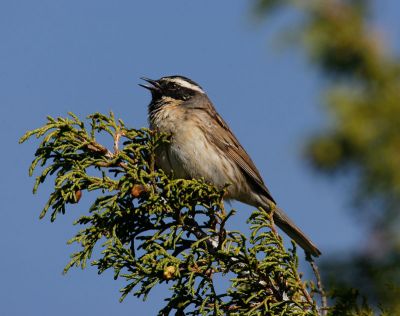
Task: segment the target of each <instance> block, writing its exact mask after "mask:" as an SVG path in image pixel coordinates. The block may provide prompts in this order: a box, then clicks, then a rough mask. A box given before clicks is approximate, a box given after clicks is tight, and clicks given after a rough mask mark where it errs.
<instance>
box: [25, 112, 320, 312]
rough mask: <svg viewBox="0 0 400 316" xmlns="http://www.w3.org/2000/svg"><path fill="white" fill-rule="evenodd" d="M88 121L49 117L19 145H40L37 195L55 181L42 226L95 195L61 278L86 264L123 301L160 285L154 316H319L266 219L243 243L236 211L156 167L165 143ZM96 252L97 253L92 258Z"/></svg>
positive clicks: (256, 216)
mask: <svg viewBox="0 0 400 316" xmlns="http://www.w3.org/2000/svg"><path fill="white" fill-rule="evenodd" d="M88 122H89V128H86V125H85V123H84V122H82V121H81V120H79V119H78V118H77V117H76V116H75V115H74V114H72V113H70V114H69V117H68V118H60V117H59V118H56V119H55V118H52V117H48V118H47V123H46V124H45V125H44V126H42V127H40V128H38V129H35V130H33V131H30V132H27V133H26V134H25V135H24V136H23V137H22V138H21V140H20V142H24V141H26V140H27V139H28V138H30V137H33V136H36V137H37V138H40V139H42V142H41V143H40V145H39V147H38V149H37V150H36V153H35V159H34V160H33V162H32V165H31V167H30V169H29V173H30V175H32V174H33V172H34V170H35V169H37V168H38V167H39V166H40V168H41V173H40V175H39V176H38V177H37V178H36V182H35V185H34V193H36V191H37V188H38V187H39V185H40V184H42V183H43V182H44V181H45V180H46V179H47V178H48V176H51V175H53V176H54V180H55V182H54V191H53V192H52V193H51V195H50V198H49V200H48V202H47V203H46V205H45V207H44V209H43V210H42V212H41V214H40V218H43V217H44V216H45V215H46V213H47V212H48V211H49V210H51V215H50V219H51V221H54V220H55V219H56V217H57V215H58V214H59V213H62V214H64V213H65V211H66V206H67V205H68V204H73V203H77V202H79V199H80V198H81V196H82V192H84V191H96V192H98V195H97V198H96V199H95V201H94V202H93V204H92V205H91V207H90V209H89V212H88V213H86V214H85V215H82V216H81V217H79V218H78V219H77V220H76V221H75V225H81V226H82V227H83V229H81V230H80V231H79V232H78V233H77V234H76V235H75V236H74V237H73V238H72V239H71V240H70V241H69V243H77V244H79V245H80V250H79V251H78V252H76V253H73V254H72V255H71V260H70V262H69V263H68V264H67V266H66V267H65V269H64V271H65V272H67V271H68V270H69V269H70V268H71V267H81V268H85V267H86V265H87V264H88V263H90V264H91V265H93V266H96V267H97V269H98V272H99V274H101V273H103V272H104V271H106V270H109V269H111V270H113V271H114V278H115V279H117V278H119V277H120V278H123V279H125V281H126V285H125V286H124V287H123V288H122V289H121V293H122V296H121V300H123V299H124V298H125V297H126V296H127V295H128V294H129V293H132V294H133V295H135V296H137V297H142V298H143V299H145V298H146V296H147V295H148V294H149V292H150V291H151V290H152V289H153V288H154V287H155V286H156V285H158V284H161V283H165V282H166V283H168V284H170V285H171V287H170V291H171V292H170V293H171V294H170V296H169V297H168V298H167V299H166V305H165V307H164V308H163V309H162V310H160V311H159V315H169V314H171V313H172V312H174V311H175V313H176V315H227V314H228V315H318V313H319V311H318V307H317V303H316V301H315V299H314V296H315V294H316V292H317V291H315V289H314V287H312V285H310V284H306V283H305V282H304V281H303V280H302V279H301V277H300V275H299V273H298V259H297V256H296V249H295V246H294V244H293V248H292V249H291V250H290V251H288V250H286V249H285V247H284V246H283V242H282V239H281V237H280V236H279V235H278V233H277V231H276V229H275V226H274V223H273V218H272V213H269V212H266V211H264V210H262V209H260V210H256V211H255V212H254V213H253V214H252V215H251V216H250V218H249V220H248V222H249V225H250V228H251V236H250V237H249V238H247V237H246V236H245V235H244V234H243V233H241V232H239V231H229V230H227V229H226V224H227V222H228V221H229V219H230V218H231V217H232V216H234V211H230V212H228V213H225V210H224V205H223V196H224V193H225V190H217V189H216V188H215V187H213V186H211V185H209V184H207V183H205V182H204V181H203V180H202V179H197V180H195V179H193V180H183V179H172V178H170V177H168V176H166V175H165V174H164V173H163V172H162V170H158V169H156V168H155V163H154V161H155V159H154V157H155V152H156V150H157V148H158V147H159V146H160V145H162V144H165V143H166V142H168V141H169V140H168V135H160V134H156V133H153V132H152V131H150V130H148V129H145V128H143V129H130V128H127V127H126V126H125V124H124V123H123V122H122V121H121V120H118V121H117V120H115V118H114V116H113V114H112V113H110V115H108V116H107V115H103V114H99V113H95V114H93V115H90V116H89V117H88ZM86 124H87V123H86ZM102 134H108V135H109V136H111V138H112V141H113V148H112V150H109V149H107V148H106V146H104V145H101V144H100V143H99V142H98V141H97V138H100V137H102ZM120 143H122V147H121V148H120ZM96 247H99V248H100V249H102V251H101V253H100V254H99V255H98V258H96V259H93V258H92V255H93V253H94V250H95V249H96ZM96 253H97V252H96ZM224 279H226V281H223V280H224ZM221 282H222V283H223V282H225V283H226V284H227V286H226V287H227V289H225V290H221V289H220V285H221ZM310 288H311V291H310Z"/></svg>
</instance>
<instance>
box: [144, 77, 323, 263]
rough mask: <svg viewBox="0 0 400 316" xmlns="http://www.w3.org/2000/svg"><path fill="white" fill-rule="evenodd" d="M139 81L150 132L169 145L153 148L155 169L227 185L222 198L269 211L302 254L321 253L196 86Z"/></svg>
mask: <svg viewBox="0 0 400 316" xmlns="http://www.w3.org/2000/svg"><path fill="white" fill-rule="evenodd" d="M140 79H142V80H144V81H145V82H146V83H141V84H139V85H140V86H141V87H143V88H146V89H148V90H150V92H151V101H150V104H149V106H148V120H149V125H150V129H151V130H154V131H157V132H160V133H166V134H169V135H170V141H169V142H168V143H165V144H162V145H161V146H160V147H159V148H158V149H157V150H156V155H155V156H156V157H155V160H156V165H157V167H159V168H161V169H162V170H163V171H164V172H165V173H166V174H169V175H172V176H173V177H175V178H178V179H180V178H182V179H200V178H203V179H204V180H205V181H206V182H208V183H210V184H212V185H214V186H215V187H217V188H224V187H226V185H227V184H229V185H228V186H227V187H226V191H227V192H226V195H225V196H224V198H225V199H226V200H237V201H240V202H243V203H245V204H248V205H251V206H254V207H257V208H258V207H261V208H263V209H264V210H267V211H270V210H273V219H274V222H275V224H276V225H277V226H278V227H279V228H281V229H282V230H283V231H284V232H285V233H286V234H287V235H288V236H289V237H290V238H291V239H293V240H294V241H295V242H296V243H297V244H298V245H299V246H300V247H302V248H303V249H304V251H305V253H306V255H311V256H314V257H318V256H319V255H320V254H321V252H320V250H319V249H318V248H317V247H316V246H315V245H314V243H313V242H312V241H311V240H310V239H309V238H308V237H307V236H306V235H305V234H304V233H303V232H302V231H301V229H300V228H299V227H297V226H296V225H295V224H294V222H293V221H292V220H291V219H290V218H289V217H288V216H287V215H286V213H285V212H284V211H283V210H282V209H281V208H280V207H278V206H277V205H276V202H275V200H274V198H273V197H272V195H271V193H270V191H269V190H268V188H267V186H266V185H265V183H264V181H263V179H262V177H261V175H260V172H259V171H258V170H257V168H256V166H255V164H254V162H253V161H252V160H251V158H250V156H249V155H248V154H247V152H246V151H245V149H244V148H243V146H242V145H241V144H240V143H239V141H238V139H237V138H236V136H235V135H234V134H233V132H232V131H231V129H230V128H229V126H228V124H227V123H226V122H225V121H224V120H223V119H222V117H221V116H220V115H219V114H218V112H217V111H216V109H215V107H214V105H213V103H212V102H211V100H210V99H209V97H208V96H207V94H206V92H205V91H204V89H203V88H202V87H201V86H200V85H199V84H197V83H196V82H194V81H193V80H191V79H189V78H187V77H185V76H181V75H173V76H165V77H162V78H160V79H157V80H153V79H149V78H146V77H142V78H140Z"/></svg>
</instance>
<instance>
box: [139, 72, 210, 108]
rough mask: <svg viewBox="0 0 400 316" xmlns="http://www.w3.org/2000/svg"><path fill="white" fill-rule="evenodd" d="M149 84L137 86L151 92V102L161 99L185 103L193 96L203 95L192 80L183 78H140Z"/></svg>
mask: <svg viewBox="0 0 400 316" xmlns="http://www.w3.org/2000/svg"><path fill="white" fill-rule="evenodd" d="M141 79H142V80H144V81H147V82H148V83H149V84H139V85H140V86H141V87H143V88H146V89H148V90H150V91H151V95H152V102H159V101H162V100H163V99H169V100H178V101H187V100H189V99H191V98H193V97H195V96H199V95H205V92H204V90H203V89H202V88H201V87H200V86H199V85H198V84H197V83H196V82H194V81H193V80H191V79H189V78H186V77H183V76H168V77H162V78H160V79H158V80H153V79H149V78H141Z"/></svg>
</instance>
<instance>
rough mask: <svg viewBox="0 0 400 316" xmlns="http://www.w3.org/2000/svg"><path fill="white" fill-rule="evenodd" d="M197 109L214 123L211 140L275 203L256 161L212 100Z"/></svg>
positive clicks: (211, 126)
mask: <svg viewBox="0 0 400 316" xmlns="http://www.w3.org/2000/svg"><path fill="white" fill-rule="evenodd" d="M197 109H199V110H202V111H204V112H206V113H207V114H208V115H209V116H210V122H212V124H210V125H209V128H210V129H211V130H209V131H208V133H206V135H207V137H210V141H211V142H212V143H214V144H215V145H216V146H218V147H219V148H220V149H221V150H222V151H223V152H224V153H226V154H227V155H228V156H229V158H230V159H232V160H233V161H234V162H235V163H236V164H237V166H238V167H239V168H240V170H241V171H242V172H243V173H244V174H245V176H246V177H247V179H248V180H250V181H251V183H252V185H253V187H255V188H256V189H258V190H260V191H261V192H262V193H264V194H265V195H266V196H267V198H268V199H270V200H271V201H272V202H274V203H275V201H274V199H273V197H272V196H271V193H270V192H269V190H268V188H267V187H266V186H265V184H264V181H263V180H262V177H261V175H260V173H259V171H258V170H257V168H256V166H255V164H254V162H253V161H252V160H251V158H250V156H249V155H248V154H247V152H246V151H245V149H244V148H243V147H242V145H241V144H240V143H239V141H238V139H237V138H236V137H235V135H233V133H232V132H231V130H230V129H229V127H228V124H226V123H225V121H224V120H223V119H222V117H221V116H220V115H219V114H218V113H217V111H215V109H214V107H213V106H212V104H211V101H209V102H208V106H202V107H200V108H197ZM215 123H217V124H215Z"/></svg>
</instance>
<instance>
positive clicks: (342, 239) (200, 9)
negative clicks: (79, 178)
mask: <svg viewBox="0 0 400 316" xmlns="http://www.w3.org/2000/svg"><path fill="white" fill-rule="evenodd" d="M251 3H252V2H249V1H228V0H225V1H211V0H207V1H205V0H202V1H183V0H179V1H175V0H174V1H162V0H158V1H127V0H120V1H105V0H96V1H94V0H93V1H92V0H90V1H89V0H85V1H77V0H68V1H58V0H42V1H28V0H13V1H11V0H10V1H7V0H3V1H1V2H0V40H1V48H0V132H1V140H2V149H3V152H2V155H1V156H0V161H1V165H2V166H3V170H2V177H1V182H0V192H1V199H0V203H1V204H0V210H1V220H0V231H1V233H2V238H0V249H1V260H0V278H1V282H0V315H9V316H11V315H43V316H45V315H54V314H55V315H60V316H63V315H71V314H75V315H95V314H96V315H98V316H101V315H154V314H155V313H156V311H157V310H158V309H159V308H160V307H161V306H162V305H163V301H162V299H163V298H164V297H165V296H166V294H167V293H166V292H165V287H160V288H159V289H157V290H156V291H154V292H153V293H152V294H151V295H150V296H149V299H148V301H147V302H145V303H143V302H142V301H140V300H138V299H136V298H134V297H131V296H129V297H127V299H126V300H125V302H124V303H122V304H120V303H119V302H118V298H119V293H118V289H119V288H120V287H121V286H122V284H123V283H122V281H114V280H113V278H112V274H111V273H106V274H105V275H103V276H101V277H99V276H97V274H96V271H95V270H94V269H91V268H89V269H88V270H87V271H83V272H82V271H80V270H73V271H71V272H70V273H69V274H68V275H66V276H63V275H61V271H62V269H63V267H64V265H65V264H66V262H67V261H68V259H69V257H68V256H69V254H70V253H71V252H72V251H73V250H74V247H72V246H67V245H66V241H67V240H68V239H69V238H71V237H72V236H73V234H74V232H76V231H77V227H73V226H72V225H71V223H72V222H73V220H74V218H76V217H77V216H78V214H82V213H83V212H85V211H86V209H87V207H88V206H89V205H90V200H89V199H88V197H86V198H85V196H84V197H83V199H82V200H81V202H80V203H79V204H78V205H77V206H73V207H71V208H70V209H69V211H68V214H67V215H66V216H64V217H59V219H58V220H57V222H56V223H54V224H51V223H50V222H49V220H48V219H47V218H46V219H45V220H43V221H39V220H38V215H39V212H40V210H41V208H42V206H43V205H44V203H45V202H46V199H47V197H48V194H49V192H50V189H51V183H48V184H46V185H44V186H43V187H42V188H41V189H40V190H39V193H38V194H37V195H36V196H33V195H32V194H31V192H32V185H33V181H34V179H33V178H28V166H29V164H30V162H31V160H32V158H33V153H34V150H35V147H36V146H37V144H38V143H37V142H35V141H30V142H29V143H27V144H24V145H18V144H17V141H18V139H19V137H20V136H21V135H22V134H23V133H24V132H25V131H26V130H28V129H33V128H36V127H38V126H40V125H42V124H43V123H44V122H45V117H46V115H52V116H65V115H66V113H67V112H68V111H72V112H75V113H76V114H78V115H79V116H80V117H84V116H86V115H88V114H90V113H93V112H96V111H98V112H108V111H110V110H112V111H114V112H115V114H116V116H118V117H121V118H122V119H123V120H124V121H125V122H126V123H127V124H129V125H131V126H133V127H141V126H145V125H146V124H147V104H148V103H149V100H150V97H149V94H148V92H147V91H145V90H144V89H142V88H140V87H139V86H138V85H137V83H139V79H138V78H139V77H141V76H147V77H150V78H158V77H161V76H164V75H172V74H182V75H185V76H188V77H190V78H192V79H194V80H195V81H197V82H198V83H200V84H201V85H202V86H203V87H204V88H205V89H206V90H207V91H208V94H209V96H210V97H211V99H212V100H213V101H214V103H215V105H216V107H217V110H218V111H219V112H220V114H221V115H222V116H223V117H224V118H225V120H226V121H227V122H228V123H229V124H230V125H231V127H232V130H233V131H234V132H235V133H236V135H237V137H238V138H239V140H240V141H241V142H242V144H243V145H244V147H245V148H246V149H247V151H248V152H249V154H250V155H251V156H252V157H253V159H254V161H255V162H256V165H257V166H258V168H259V170H260V172H261V174H262V175H263V177H264V179H265V182H266V183H267V184H268V186H269V188H270V190H271V191H272V193H273V195H274V197H275V198H276V200H277V201H278V202H279V203H280V205H281V206H282V207H283V208H284V209H286V210H287V212H288V213H289V214H290V216H291V217H292V219H293V220H294V221H295V222H296V223H297V224H298V225H299V226H300V227H302V228H303V229H304V231H305V232H307V234H308V235H309V236H310V237H311V238H312V239H313V240H314V241H315V243H316V244H318V245H319V247H320V249H321V250H322V252H323V253H324V254H326V255H333V254H335V253H337V252H338V251H342V250H349V249H354V248H356V247H359V245H360V244H362V242H363V233H364V232H363V229H362V227H360V225H359V224H357V222H356V221H355V220H354V218H353V217H352V216H351V214H350V211H349V209H350V203H349V198H350V196H351V191H349V188H350V187H351V186H349V183H348V182H346V181H344V180H337V179H336V180H329V179H327V178H323V177H321V176H319V175H317V174H315V173H314V172H313V171H312V170H311V169H310V168H309V167H308V166H307V164H306V163H305V162H304V160H303V158H302V148H303V147H302V146H303V145H304V142H305V140H306V139H307V136H308V135H310V134H312V132H313V131H316V130H318V128H320V127H322V126H323V125H324V124H326V123H327V121H326V116H325V112H324V110H323V108H322V107H321V106H320V105H319V103H320V100H321V92H322V87H323V84H322V83H321V78H319V77H318V75H317V74H316V72H315V71H314V69H313V68H312V67H311V66H310V65H309V64H308V63H307V62H306V59H305V58H304V55H303V54H302V53H301V51H300V50H293V49H288V50H280V49H276V46H274V45H273V43H274V38H275V39H276V35H277V33H276V31H277V29H279V26H281V25H284V24H285V23H287V22H290V21H291V20H292V19H293V18H295V14H291V13H285V14H283V15H281V16H280V17H279V18H276V17H273V18H272V19H270V20H269V21H268V22H266V23H255V20H254V16H252V14H251ZM375 3H376V4H375V6H376V10H375V11H376V15H375V16H374V17H373V20H374V22H376V23H377V24H378V25H379V27H380V28H381V29H382V30H383V31H384V32H385V40H386V41H387V42H389V43H390V42H391V43H392V47H394V48H395V49H396V50H397V51H398V48H399V40H398V39H399V38H400V36H399V35H400V32H399V30H400V22H399V21H400V20H399V19H398V12H400V3H399V2H398V1H395V0H387V1H379V5H378V4H377V3H378V2H375ZM396 12H397V13H396ZM233 207H235V208H237V209H238V210H239V212H238V215H237V217H236V218H235V219H234V221H233V223H232V225H233V226H234V227H235V228H238V229H243V230H244V229H247V228H246V226H245V224H244V223H245V220H246V219H247V217H248V215H249V211H250V210H251V208H250V207H248V206H245V205H240V204H236V203H234V204H233Z"/></svg>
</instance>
